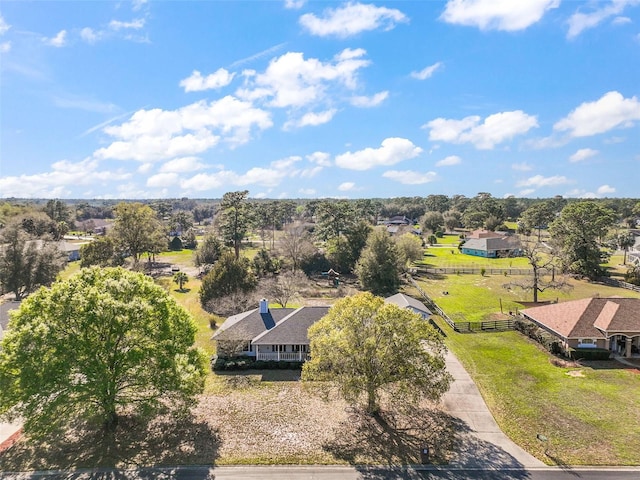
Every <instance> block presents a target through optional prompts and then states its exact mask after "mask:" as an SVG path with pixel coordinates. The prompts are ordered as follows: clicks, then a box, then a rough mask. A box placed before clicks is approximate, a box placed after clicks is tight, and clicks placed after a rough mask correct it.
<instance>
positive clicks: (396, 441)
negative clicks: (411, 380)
mask: <svg viewBox="0 0 640 480" xmlns="http://www.w3.org/2000/svg"><path fill="white" fill-rule="evenodd" d="M470 432H471V429H470V428H469V426H468V425H467V424H466V423H465V422H464V421H462V420H460V419H458V418H456V417H453V416H451V415H448V414H447V413H444V412H442V411H441V410H439V409H438V408H426V407H410V408H407V409H405V410H404V411H402V412H387V411H385V412H382V413H380V414H378V415H368V414H366V413H364V412H362V411H359V410H352V411H351V413H350V415H349V418H348V420H346V421H344V422H342V423H341V424H340V425H339V427H337V428H336V429H335V430H334V437H335V438H334V439H333V440H332V441H331V442H329V443H328V444H325V445H324V446H323V448H324V449H325V450H326V451H328V452H330V453H331V454H332V455H334V456H335V458H337V459H339V460H342V461H345V462H347V463H349V464H350V465H354V466H355V467H356V468H357V469H358V471H359V472H360V473H361V475H362V477H363V478H365V479H370V480H376V479H388V478H450V479H453V478H460V477H459V476H458V475H459V472H458V471H457V470H453V471H448V469H449V468H451V467H456V468H460V469H467V468H468V469H474V468H477V467H479V468H483V469H487V470H489V471H493V473H494V474H495V471H496V470H504V469H508V470H509V476H508V477H500V478H513V479H527V478H529V474H528V473H527V472H526V471H525V469H524V467H523V465H522V464H521V463H520V462H518V461H517V460H516V459H515V458H514V457H512V456H511V455H510V454H509V453H507V452H506V451H504V450H502V449H501V448H499V447H498V446H496V445H494V444H493V443H490V442H487V441H483V440H481V439H479V438H477V437H476V436H473V435H471V434H470ZM425 447H426V448H428V449H429V456H428V461H427V463H428V464H429V467H430V468H429V471H428V472H427V471H420V470H416V469H415V468H416V467H415V466H417V465H420V464H421V463H422V462H423V460H427V459H425V458H424V457H423V449H424V448H425ZM363 464H377V465H384V466H386V467H388V468H375V467H365V466H362V465H363ZM410 466H413V468H411V467H410ZM418 468H419V467H418ZM396 470H397V476H396V477H393V476H390V474H391V473H393V472H394V471H396ZM474 478H475V477H474ZM478 478H480V477H478ZM487 478H495V477H487Z"/></svg>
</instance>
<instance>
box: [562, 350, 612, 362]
mask: <svg viewBox="0 0 640 480" xmlns="http://www.w3.org/2000/svg"><path fill="white" fill-rule="evenodd" d="M610 355H611V352H610V351H609V350H607V349H605V348H571V349H569V357H570V358H571V359H572V360H609V356H610Z"/></svg>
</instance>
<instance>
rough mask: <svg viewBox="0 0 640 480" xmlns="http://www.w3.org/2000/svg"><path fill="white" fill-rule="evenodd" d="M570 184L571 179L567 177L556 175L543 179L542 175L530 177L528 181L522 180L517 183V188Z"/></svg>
mask: <svg viewBox="0 0 640 480" xmlns="http://www.w3.org/2000/svg"><path fill="white" fill-rule="evenodd" d="M566 183H569V179H567V177H565V176H561V175H554V176H553V177H543V176H542V175H535V176H533V177H529V178H527V179H526V180H521V181H519V182H518V183H516V186H517V187H535V188H541V187H555V186H557V185H564V184H566Z"/></svg>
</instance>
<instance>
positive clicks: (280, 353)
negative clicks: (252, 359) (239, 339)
mask: <svg viewBox="0 0 640 480" xmlns="http://www.w3.org/2000/svg"><path fill="white" fill-rule="evenodd" d="M254 347H255V349H256V360H262V361H276V362H305V361H307V360H309V345H254Z"/></svg>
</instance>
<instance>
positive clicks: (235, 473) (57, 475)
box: [0, 466, 640, 480]
mask: <svg viewBox="0 0 640 480" xmlns="http://www.w3.org/2000/svg"><path fill="white" fill-rule="evenodd" d="M0 478H2V479H3V480H5V479H6V480H93V479H96V480H151V479H160V480H214V479H215V480H257V479H261V480H265V479H266V480H395V479H398V480H399V479H409V480H431V479H433V480H458V479H462V480H502V479H505V480H507V479H512V480H579V479H581V480H632V479H633V480H637V479H639V478H640V468H607V469H596V468H589V469H585V468H575V469H574V468H568V467H567V468H535V469H512V470H472V469H448V468H446V467H442V468H438V467H427V468H424V469H422V468H420V467H418V468H417V469H416V468H380V467H337V466H300V467H298V466H292V467H281V466H273V467H271V466H238V467H210V466H202V467H177V468H141V469H135V470H95V471H88V470H79V471H70V472H66V471H64V472H63V471H57V472H24V473H0Z"/></svg>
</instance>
